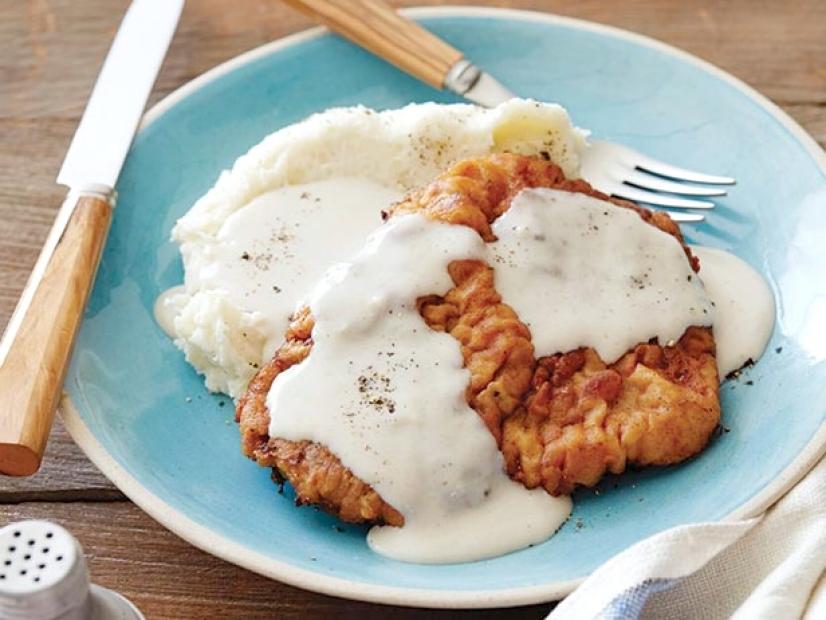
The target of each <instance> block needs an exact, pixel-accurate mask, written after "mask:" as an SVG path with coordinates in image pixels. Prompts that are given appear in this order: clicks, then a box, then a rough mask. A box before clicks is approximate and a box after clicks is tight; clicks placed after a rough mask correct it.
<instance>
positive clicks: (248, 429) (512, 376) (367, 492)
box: [236, 154, 720, 525]
mask: <svg viewBox="0 0 826 620" xmlns="http://www.w3.org/2000/svg"><path fill="white" fill-rule="evenodd" d="M526 188H554V189H560V190H564V191H569V192H576V193H581V194H585V195H588V196H591V197H594V198H597V199H600V200H604V201H608V202H610V203H613V205H615V208H624V209H632V210H634V211H635V212H636V213H638V214H639V216H640V217H641V218H642V219H643V220H644V221H645V222H647V223H648V224H650V225H652V226H655V227H657V228H659V229H660V230H662V231H664V232H666V233H668V234H670V235H672V236H674V237H675V238H676V239H677V240H678V241H679V242H680V243H681V244H682V245H683V248H684V250H685V254H686V257H687V260H688V261H689V263H690V264H691V267H692V268H693V269H694V271H697V270H698V269H699V264H698V261H697V260H696V259H695V258H694V257H693V256H692V254H691V252H690V250H689V249H688V248H687V247H686V246H685V244H684V243H683V239H682V236H681V234H680V231H679V228H678V227H677V225H676V224H675V223H674V222H673V221H672V220H671V219H670V218H669V217H668V215H666V214H665V213H662V212H651V211H648V210H646V209H642V208H640V207H638V206H636V205H633V204H631V203H628V202H625V201H620V200H615V199H612V198H609V197H608V196H606V195H604V194H602V193H600V192H598V191H597V190H595V189H593V188H592V187H591V186H590V185H588V184H587V183H586V182H584V181H581V180H569V179H566V178H565V177H564V175H563V174H562V172H561V170H560V168H559V167H558V166H556V165H554V164H553V163H551V162H549V161H545V160H543V159H541V158H537V157H528V156H518V155H509V154H500V155H493V156H489V157H485V158H480V159H471V160H467V161H463V162H460V163H458V164H456V165H455V166H453V167H452V168H451V169H450V170H448V171H447V172H445V173H444V174H442V175H441V176H440V177H438V178H437V179H436V180H435V181H433V182H432V183H431V184H429V185H427V186H426V187H424V188H421V189H419V190H416V191H414V192H412V193H411V194H409V195H408V196H407V197H406V198H405V199H404V200H403V201H401V202H400V203H398V204H396V205H395V206H394V207H393V208H392V209H391V210H390V211H389V213H387V214H386V215H387V217H394V216H396V215H399V214H404V213H422V214H424V215H425V216H426V217H428V218H430V219H432V220H437V221H442V222H448V223H452V224H460V225H464V226H468V227H470V228H473V229H474V230H476V231H477V232H478V233H479V235H481V237H482V238H483V239H485V240H486V241H493V240H494V239H495V238H494V235H493V232H492V230H491V224H492V223H493V222H494V221H495V220H496V218H498V217H499V216H500V215H502V214H503V213H504V212H505V211H506V210H507V209H508V208H509V207H510V204H511V201H512V199H513V198H514V197H515V196H516V195H517V194H518V193H519V192H520V191H521V190H523V189H526ZM448 271H449V274H450V277H451V279H452V281H453V283H454V288H452V289H451V290H450V291H449V292H448V293H446V294H445V295H444V296H435V295H434V296H429V297H423V298H420V299H419V300H418V306H419V311H420V313H421V315H422V317H423V319H424V320H425V322H426V323H427V324H428V325H429V326H430V327H431V328H432V329H434V330H438V331H443V332H446V333H449V334H451V335H452V336H453V337H454V338H455V339H456V340H457V341H458V342H459V343H460V345H461V350H462V355H463V358H464V364H465V367H466V368H467V369H468V371H469V373H470V377H471V380H470V385H469V386H468V390H467V400H468V403H469V405H470V406H471V407H472V408H473V409H474V410H475V411H476V412H477V413H478V414H479V416H480V417H481V419H482V420H483V421H484V422H485V424H486V426H487V428H488V429H489V430H490V432H491V433H492V435H493V436H494V437H495V438H496V441H497V442H498V444H499V446H500V449H501V450H502V452H503V454H504V456H505V462H506V464H507V469H508V473H509V474H510V476H511V477H512V478H513V479H515V480H517V481H520V482H522V483H523V484H524V485H526V486H527V487H530V488H534V487H543V488H544V489H545V490H546V491H547V492H549V493H551V494H554V495H557V494H564V493H569V492H570V491H571V490H573V489H574V488H575V487H576V486H578V485H585V486H591V485H593V484H595V483H596V482H597V481H598V480H599V479H600V477H601V476H602V475H603V474H604V473H605V472H606V471H609V472H613V473H619V472H621V471H623V470H624V469H625V468H626V467H627V466H628V465H629V464H634V465H665V464H672V463H677V462H680V461H682V460H685V459H686V458H688V457H690V456H692V455H694V454H696V453H698V452H699V451H701V450H702V449H703V448H704V447H705V445H706V443H707V442H708V440H709V438H710V436H711V434H712V432H713V430H714V429H715V427H716V426H717V423H718V421H719V417H720V408H719V401H718V377H717V368H716V361H715V349H714V339H713V337H712V334H711V330H710V329H708V328H705V327H692V328H689V329H688V330H687V331H686V332H685V334H684V335H683V336H682V338H680V339H679V340H678V341H677V342H674V343H667V344H666V345H665V346H661V345H660V344H658V343H656V342H651V343H641V344H639V345H638V346H637V347H635V348H634V349H633V350H632V351H629V352H628V353H627V354H625V355H624V356H623V357H621V358H620V359H619V360H617V361H614V362H612V363H610V364H606V363H605V362H604V361H603V360H601V359H600V358H599V356H598V355H597V353H596V351H595V350H593V349H590V348H583V349H577V350H574V351H561V352H559V353H557V354H555V355H551V356H547V357H541V358H539V359H536V358H535V355H534V347H533V345H532V343H531V333H530V330H529V329H528V327H527V326H526V325H525V324H524V323H523V322H522V321H521V320H520V318H519V316H517V314H516V312H515V311H514V310H513V309H512V308H511V307H510V306H508V305H506V304H505V303H503V302H502V299H501V297H500V295H499V294H498V293H497V291H496V289H495V287H494V270H493V269H492V268H491V267H490V266H489V265H487V264H485V263H483V262H480V261H477V260H459V261H454V262H452V263H451V264H450V266H449V268H448ZM574 310H575V309H574ZM312 330H313V318H312V316H311V314H310V312H309V310H308V309H306V308H304V309H302V310H301V311H299V312H298V313H297V314H296V316H295V317H294V319H293V321H292V324H291V326H290V328H289V329H288V331H287V333H286V341H285V343H284V344H283V345H282V346H281V347H280V348H279V349H278V351H277V352H276V353H275V356H274V357H273V359H272V361H271V362H270V363H268V364H267V365H266V366H264V367H263V368H262V369H261V370H260V371H259V372H258V374H257V375H256V377H255V378H254V379H253V380H252V381H251V383H250V385H249V388H248V390H247V392H246V393H245V394H244V396H243V397H242V398H241V399H240V400H239V403H238V408H237V412H236V419H237V421H238V422H239V423H240V427H241V434H242V448H243V451H244V453H245V454H246V455H247V456H249V457H251V458H253V459H254V460H256V461H257V462H258V463H259V464H260V465H262V466H265V467H272V468H273V470H274V473H276V476H277V477H279V478H283V479H285V480H287V481H289V482H290V484H291V485H292V486H293V487H294V488H295V491H296V495H297V497H298V501H299V502H300V503H307V504H317V505H319V506H321V507H323V508H324V509H325V510H327V511H328V512H330V513H332V514H335V515H337V516H339V517H340V518H341V519H343V520H345V521H351V522H369V523H378V524H381V523H385V524H391V525H401V524H403V522H404V519H403V516H402V515H401V514H400V513H399V512H398V511H397V510H395V509H394V508H393V507H392V506H390V505H388V504H387V503H385V502H384V501H383V500H382V498H381V497H380V496H379V495H378V493H376V491H375V490H373V489H372V488H371V487H370V486H369V485H368V484H366V483H365V482H363V481H361V480H359V479H358V478H357V477H356V476H355V475H354V474H353V473H352V472H351V471H350V470H349V469H347V467H346V466H345V465H344V464H342V463H341V461H340V460H339V459H338V458H337V457H336V455H334V454H332V453H331V452H330V451H329V450H328V449H327V448H325V447H324V446H321V445H318V444H315V443H313V442H309V441H298V442H296V441H288V440H285V439H280V438H278V437H270V436H269V433H268V428H269V421H270V415H271V412H269V411H268V410H267V404H266V397H267V393H268V392H269V390H270V387H271V385H272V384H273V382H274V381H275V380H277V377H278V375H279V373H281V372H282V371H284V370H286V369H287V368H289V367H290V366H292V365H294V364H297V363H300V362H301V361H302V360H303V359H304V358H306V357H307V356H308V355H310V354H311V350H312ZM272 414H273V415H278V412H272Z"/></svg>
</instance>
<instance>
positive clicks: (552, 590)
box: [60, 6, 826, 608]
mask: <svg viewBox="0 0 826 620" xmlns="http://www.w3.org/2000/svg"><path fill="white" fill-rule="evenodd" d="M402 12H403V13H405V14H407V15H409V16H411V17H424V18H427V17H489V18H504V19H511V20H517V21H527V22H538V23H546V24H555V25H563V26H568V27H572V28H575V29H579V30H584V31H589V32H595V33H598V34H603V35H608V36H612V37H616V38H620V39H624V40H626V41H631V42H633V43H637V44H639V45H642V46H644V47H648V48H652V49H654V50H657V51H660V52H662V53H665V54H668V55H671V56H674V57H677V58H679V59H681V60H683V61H685V62H688V63H689V64H692V65H694V66H696V67H699V68H701V69H703V70H705V71H706V72H708V73H711V74H712V75H714V76H716V77H718V78H720V79H721V80H723V81H724V82H727V83H728V84H730V85H731V86H734V87H735V88H737V89H738V90H739V91H740V92H742V93H743V94H744V95H746V96H747V97H748V98H749V99H751V100H752V101H754V102H755V103H757V104H758V105H759V106H760V107H761V108H763V109H764V110H765V111H766V112H767V113H768V114H770V115H771V116H772V117H773V118H774V119H776V120H777V121H778V122H779V123H780V124H781V125H782V126H783V127H784V128H785V129H786V130H787V131H788V132H789V133H790V134H791V135H792V137H793V138H794V139H795V140H796V141H797V142H798V143H799V144H801V145H802V146H803V147H804V148H805V149H806V150H807V151H808V152H809V155H810V156H811V157H812V159H813V160H814V162H815V163H816V164H817V165H818V166H819V167H820V169H821V171H822V172H823V173H824V175H826V152H824V151H823V150H822V149H821V148H820V146H819V145H818V144H817V142H816V141H815V140H814V138H812V137H811V136H810V135H809V134H808V133H807V132H806V131H805V130H804V129H803V128H802V127H801V126H800V125H799V124H798V123H797V122H796V121H794V120H793V119H792V118H791V117H790V116H789V115H788V114H787V113H786V112H784V111H783V110H782V109H781V108H779V107H778V106H777V105H775V104H774V103H773V102H771V101H770V100H769V99H768V98H767V97H765V96H764V95H762V94H760V93H759V92H758V91H756V90H755V89H753V88H752V87H751V86H749V85H747V84H746V83H745V82H743V81H742V80H740V79H739V78H736V77H734V76H733V75H731V74H730V73H728V72H726V71H724V70H723V69H720V68H719V67H716V66H715V65H712V64H711V63H709V62H707V61H705V60H703V59H701V58H698V57H697V56H694V55H692V54H690V53H688V52H686V51H683V50H680V49H678V48H676V47H674V46H672V45H669V44H667V43H663V42H662V41H658V40H657V39H654V38H651V37H648V36H645V35H641V34H637V33H634V32H631V31H628V30H624V29H621V28H617V27H614V26H609V25H606V24H600V23H597V22H591V21H587V20H582V19H577V18H572V17H566V16H560V15H553V14H550V13H542V12H538V11H529V10H520V9H506V8H496V7H475V6H441V7H412V8H408V9H404V10H403V11H402ZM327 32H328V30H327V29H326V28H324V27H314V28H310V29H308V30H303V31H300V32H297V33H294V34H291V35H288V36H286V37H282V38H280V39H277V40H275V41H271V42H269V43H265V44H264V45H261V46H259V47H256V48H253V49H251V50H249V51H247V52H244V53H242V54H239V55H238V56H235V57H233V58H230V59H228V60H226V61H224V62H222V63H220V64H218V65H216V66H215V67H213V68H211V69H209V70H207V71H205V72H204V73H202V74H201V75H199V76H198V77H196V78H194V79H193V80H190V81H189V82H187V83H185V84H183V85H181V86H180V87H178V88H177V89H175V90H173V91H172V92H171V93H169V94H168V95H166V96H165V97H164V98H162V99H161V100H160V101H158V102H157V103H155V104H154V105H153V106H152V107H151V108H150V109H149V110H148V111H147V112H146V114H145V115H144V117H143V119H142V121H141V123H140V125H139V128H138V133H140V132H142V131H144V130H145V129H146V128H147V127H149V125H151V124H152V123H153V122H155V121H156V120H157V119H159V118H160V117H161V116H163V114H164V113H166V112H167V111H168V110H169V109H170V108H171V107H172V106H174V105H175V104H177V103H178V102H179V101H181V100H183V99H185V98H186V97H188V96H189V95H191V94H192V93H195V92H197V91H198V90H199V89H201V88H202V87H203V86H205V85H206V84H208V83H209V82H211V81H213V80H214V79H216V78H218V77H220V76H222V75H225V74H226V73H229V72H231V71H233V70H234V69H236V68H238V67H241V66H243V65H246V64H248V63H250V62H253V61H255V60H257V59H259V58H262V57H264V56H267V55H269V54H271V53H273V52H276V51H279V50H281V49H284V48H288V47H292V46H294V45H296V44H299V43H302V42H304V41H308V40H311V39H315V38H318V37H320V36H322V35H324V34H326V33H327ZM60 416H61V419H62V420H63V423H64V425H65V427H66V429H67V431H68V432H69V435H70V436H71V437H72V439H73V440H74V442H75V443H76V444H77V445H78V446H79V447H80V448H81V450H83V452H84V453H85V454H86V455H87V456H88V457H89V459H90V460H91V461H92V463H94V464H95V466H96V467H97V468H98V469H100V470H101V472H102V473H103V474H104V475H105V476H106V477H107V478H108V479H109V480H111V481H112V483H113V484H115V486H117V487H118V488H119V489H120V490H121V491H122V492H123V493H124V494H125V495H126V496H127V497H128V498H129V499H130V500H132V501H133V502H134V503H135V504H136V505H137V506H138V507H139V508H141V509H142V510H143V511H144V512H146V513H147V514H149V515H150V516H151V517H152V518H154V519H155V520H156V521H158V522H159V523H160V524H161V525H163V526H164V527H165V528H167V529H168V530H170V531H171V532H173V533H174V534H176V535H177V536H179V537H181V538H182V539H184V540H185V541H187V542H188V543H190V544H191V545H193V546H194V547H196V548H198V549H200V550H202V551H204V552H206V553H209V554H210V555H214V556H216V557H219V558H221V559H223V560H225V561H228V562H230V563H232V564H235V565H237V566H241V567H243V568H246V569H248V570H250V571H252V572H255V573H258V574H260V575H263V576H265V577H269V578H271V579H275V580H277V581H281V582H282V583H286V584H288V585H291V586H295V587H299V588H302V589H305V590H309V591H312V592H317V593H320V594H327V595H331V596H338V597H341V598H346V599H351V600H359V601H365V602H372V603H383V604H388V605H400V606H407V607H438V608H483V607H511V606H519V605H529V604H536V603H543V602H549V601H553V600H558V599H560V598H562V597H564V596H565V595H567V594H569V593H570V592H571V591H573V590H574V589H575V588H576V587H577V586H578V585H579V584H580V583H582V581H584V579H585V578H582V579H574V580H568V581H555V582H550V583H547V584H542V585H536V586H522V587H516V588H502V589H500V590H492V591H488V590H434V589H427V588H406V587H401V586H386V585H376V584H370V583H365V582H362V581H357V580H351V579H345V578H341V577H333V576H330V575H326V574H323V573H319V572H315V571H311V570H306V569H303V568H298V567H296V566H294V565H292V564H290V563H288V562H285V561H282V560H277V559H274V558H271V557H268V556H265V555H263V554H260V553H258V552H256V551H254V550H252V549H249V548H247V547H245V546H243V545H241V544H240V543H236V542H233V541H232V540H230V539H229V538H226V537H224V536H222V535H219V534H217V533H215V532H214V531H213V530H211V529H210V528H208V527H207V526H204V525H201V524H199V523H197V522H196V521H194V520H192V519H190V518H189V517H188V516H186V515H185V514H184V513H182V512H179V511H178V510H177V509H175V508H173V507H172V506H170V505H169V504H167V503H166V502H165V501H164V500H162V499H161V498H160V497H159V496H157V495H155V494H154V493H152V492H151V491H149V490H148V489H147V488H146V487H144V486H143V485H142V484H141V483H140V482H139V481H138V480H137V479H135V478H134V477H133V476H132V475H131V474H130V473H129V472H128V471H127V470H126V469H125V468H124V467H123V466H121V465H120V464H119V463H118V462H117V460H116V459H115V458H114V457H113V456H112V455H111V454H110V453H109V452H107V451H106V450H105V449H104V448H103V446H102V445H101V444H100V442H99V441H98V440H97V438H96V437H95V436H94V435H93V434H92V432H91V430H89V427H88V426H87V425H86V423H85V422H84V421H83V418H82V417H81V416H80V414H79V413H78V411H77V409H76V408H75V406H74V404H73V403H72V401H71V399H70V397H69V395H68V393H66V392H65V391H64V392H63V396H62V399H61V405H60ZM824 454H826V421H824V422H823V423H821V425H820V427H819V429H818V430H817V431H816V432H815V433H814V435H813V436H812V438H811V439H810V440H809V442H808V443H807V444H806V446H805V447H804V448H803V449H802V450H801V451H800V453H799V454H798V455H797V456H796V457H795V458H794V459H793V460H792V462H791V463H789V464H788V465H787V466H786V467H785V468H784V469H783V471H781V472H780V473H779V474H778V475H777V476H776V477H775V478H774V479H773V480H772V481H770V482H769V483H768V484H767V485H766V486H765V487H764V488H763V489H762V490H761V491H759V492H758V493H756V494H755V495H754V496H753V497H752V498H751V499H749V500H748V501H746V502H744V503H743V504H742V505H741V506H740V507H738V508H737V509H735V510H734V511H732V512H731V513H729V514H728V515H726V516H725V517H723V518H722V519H720V520H719V521H721V522H723V521H734V520H740V519H745V518H749V517H753V516H756V515H758V514H760V513H762V512H764V511H765V510H766V509H767V508H768V507H769V506H771V505H772V504H773V503H774V502H775V501H777V500H778V499H779V498H780V497H782V496H783V495H784V494H785V493H786V492H787V491H788V490H789V489H790V488H791V487H792V486H794V485H795V484H796V483H797V482H798V481H799V480H800V479H801V478H802V477H803V476H804V475H805V474H806V473H807V472H808V471H809V470H810V469H811V468H812V467H814V465H815V464H816V463H817V462H818V461H819V460H820V459H821V458H822V457H823V456H824Z"/></svg>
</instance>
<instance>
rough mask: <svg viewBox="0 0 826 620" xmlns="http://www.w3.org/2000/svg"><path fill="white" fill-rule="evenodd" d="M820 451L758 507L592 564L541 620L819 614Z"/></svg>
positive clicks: (824, 467) (823, 533)
mask: <svg viewBox="0 0 826 620" xmlns="http://www.w3.org/2000/svg"><path fill="white" fill-rule="evenodd" d="M824 571H826V457H824V458H823V459H821V461H820V463H819V464H818V465H816V466H815V468H814V469H813V470H812V471H811V472H809V474H808V475H807V476H806V477H805V478H804V479H803V480H801V481H800V482H799V483H798V484H797V485H796V486H795V487H794V488H793V489H792V490H791V491H789V492H788V493H787V494H786V495H785V496H784V497H783V498H781V499H780V500H779V501H778V502H777V503H776V504H774V506H772V507H771V508H769V510H768V511H766V513H765V514H763V515H761V516H760V517H756V518H754V519H748V520H745V521H736V522H728V523H698V524H694V525H685V526H681V527H675V528H673V529H670V530H666V531H665V532H661V533H659V534H656V535H655V536H652V537H650V538H647V539H646V540H643V541H641V542H639V543H637V544H636V545H634V546H633V547H630V548H628V549H626V550H625V551H623V552H622V553H620V554H618V555H616V556H614V557H613V558H611V559H610V560H608V561H607V562H606V563H605V564H603V565H602V566H601V567H600V568H598V569H597V570H596V571H595V572H594V573H593V574H592V575H591V576H590V577H589V578H588V579H587V580H585V582H583V584H582V585H581V586H579V587H578V588H577V589H576V590H575V591H574V592H573V593H572V594H571V595H570V596H568V598H566V599H565V600H564V601H562V602H561V603H560V604H559V605H558V606H557V607H556V608H555V609H554V610H553V612H551V614H550V615H549V616H548V620H569V619H576V620H586V619H588V620H590V619H592V618H599V619H603V618H605V619H608V618H612V619H613V618H641V619H657V618H668V619H669V620H670V619H672V618H692V619H693V618H704V619H709V620H713V619H715V618H736V619H737V620H745V619H749V620H751V619H753V618H771V619H780V618H782V619H786V618H805V620H815V619H818V620H820V619H826V575H825V574H824Z"/></svg>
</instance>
